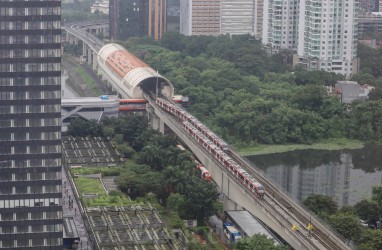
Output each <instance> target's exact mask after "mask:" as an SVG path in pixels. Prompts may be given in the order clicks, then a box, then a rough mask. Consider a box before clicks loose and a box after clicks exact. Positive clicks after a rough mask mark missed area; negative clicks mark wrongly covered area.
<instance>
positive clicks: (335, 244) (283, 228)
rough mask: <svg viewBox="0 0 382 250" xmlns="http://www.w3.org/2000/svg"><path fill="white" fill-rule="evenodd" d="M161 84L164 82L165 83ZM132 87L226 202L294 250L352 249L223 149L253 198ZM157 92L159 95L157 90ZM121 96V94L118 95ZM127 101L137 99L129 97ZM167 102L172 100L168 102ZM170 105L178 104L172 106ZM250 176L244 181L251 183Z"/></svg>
mask: <svg viewBox="0 0 382 250" xmlns="http://www.w3.org/2000/svg"><path fill="white" fill-rule="evenodd" d="M80 29H81V26H80V25H77V26H76V25H72V26H70V27H69V28H67V31H68V33H70V34H72V35H74V36H76V37H77V38H79V39H81V40H84V41H86V44H87V45H88V46H89V47H90V48H91V50H92V51H93V53H97V54H99V53H100V51H102V50H103V49H104V48H105V47H102V48H101V46H103V45H102V42H99V41H97V39H96V38H95V37H94V36H89V35H87V34H84V33H83V31H81V30H80ZM106 46H108V45H106ZM104 73H110V74H113V73H115V72H111V71H110V72H109V71H108V72H106V71H105V72H104ZM150 76H151V75H150ZM154 76H155V77H154ZM125 78H126V77H125ZM151 78H153V79H154V78H155V79H156V81H157V79H158V74H154V75H153V77H151ZM127 79H129V78H128V77H127V78H126V81H127ZM148 79H149V78H148ZM165 80H166V79H165ZM164 82H165V83H166V81H164ZM141 83H142V84H141ZM113 84H114V85H115V86H116V87H118V86H119V85H121V84H122V81H117V82H113ZM125 84H130V85H132V84H131V83H130V82H128V81H127V82H125ZM154 85H155V84H154ZM157 85H158V84H157ZM167 85H168V86H171V83H168V84H167ZM134 87H137V88H139V87H140V88H141V91H142V94H143V96H144V97H145V99H147V100H148V102H149V104H150V105H149V107H148V110H149V112H151V113H153V114H155V115H156V116H157V117H156V118H155V117H154V116H153V118H155V119H157V118H159V119H160V121H161V122H162V123H165V124H166V125H167V126H168V127H169V128H170V129H171V130H173V131H174V132H175V133H176V134H177V135H178V136H179V138H180V139H181V140H183V141H184V142H185V144H186V145H187V146H188V147H189V148H190V149H191V150H192V151H193V152H194V154H195V155H196V156H197V157H198V158H199V160H201V162H202V163H203V164H204V165H205V166H206V167H207V168H208V167H209V169H208V170H212V171H211V172H212V176H213V178H214V180H215V182H216V183H217V184H218V185H220V186H219V187H220V188H221V190H222V192H223V193H224V194H227V197H228V199H229V200H231V201H232V202H235V203H236V204H238V205H239V206H241V207H243V208H245V209H247V210H248V211H249V212H251V213H253V214H254V215H255V216H257V215H260V216H262V218H261V217H259V216H258V217H259V218H260V219H262V220H263V219H264V223H265V224H267V225H268V226H270V227H271V228H272V229H274V230H275V231H276V233H278V234H279V235H280V236H281V237H283V238H284V239H285V240H286V241H287V242H288V243H289V244H290V245H291V246H292V247H294V248H295V249H330V250H332V249H334V250H337V249H338V250H339V249H353V248H354V246H353V245H351V244H348V243H349V242H347V241H345V240H344V239H343V238H342V237H341V236H340V235H338V234H337V233H336V232H335V231H334V230H332V229H331V228H330V227H329V226H328V225H327V224H325V223H324V222H323V221H321V220H320V219H318V218H317V217H316V216H315V215H314V214H312V213H311V212H309V211H308V210H307V209H306V208H304V207H303V206H302V205H301V204H300V203H299V202H297V201H295V200H294V199H292V198H291V197H290V196H289V195H288V194H287V193H286V192H283V191H282V188H280V187H278V186H276V185H275V184H273V183H272V182H271V181H270V180H269V179H268V178H267V177H266V176H264V175H263V174H262V173H261V171H257V170H256V169H255V167H254V166H253V165H252V164H251V163H249V162H248V160H246V159H245V158H243V157H241V156H240V155H239V154H237V153H236V152H234V150H233V149H232V148H230V149H229V150H228V151H225V150H223V151H224V152H225V153H226V154H228V157H230V159H232V160H233V161H234V162H235V164H238V165H239V166H240V167H239V168H242V169H243V170H245V171H246V174H248V175H250V176H251V177H253V178H254V179H256V181H257V182H259V183H261V184H262V185H263V186H264V188H265V190H266V195H265V197H264V198H263V199H261V198H260V197H259V196H258V195H256V193H254V190H253V189H250V188H249V187H248V183H246V184H247V185H244V183H243V180H241V181H240V179H238V178H237V176H235V175H234V174H233V173H232V171H230V170H228V169H227V166H225V165H224V164H222V162H221V161H219V159H216V157H214V156H213V155H211V151H208V150H206V148H205V147H203V146H202V145H201V144H199V142H198V141H197V140H195V139H194V137H193V136H191V135H190V134H189V133H188V132H186V131H185V129H184V121H182V120H181V119H179V117H176V116H174V115H172V114H170V113H169V112H167V111H165V110H164V109H163V108H162V107H160V106H158V105H157V104H156V101H155V98H153V97H151V96H150V95H149V94H148V93H146V92H144V87H146V86H145V85H144V82H143V81H141V82H136V84H135V85H134ZM156 88H158V86H156ZM116 89H118V88H116ZM150 91H151V90H150ZM156 93H158V91H157V92H156ZM120 94H121V93H120ZM121 96H123V95H122V94H121ZM167 96H171V95H167ZM126 98H137V97H134V96H129V97H126ZM163 98H165V97H163ZM166 99H167V98H166ZM169 102H172V101H170V100H169ZM172 103H173V102H172ZM173 104H174V105H177V104H175V103H173ZM150 110H151V111H150ZM205 128H206V127H205ZM198 129H203V128H198ZM215 153H216V152H215ZM251 177H248V178H246V179H247V180H250V179H251ZM251 187H252V186H251ZM309 223H311V224H312V225H313V227H314V229H313V230H308V228H307V225H308V224H309Z"/></svg>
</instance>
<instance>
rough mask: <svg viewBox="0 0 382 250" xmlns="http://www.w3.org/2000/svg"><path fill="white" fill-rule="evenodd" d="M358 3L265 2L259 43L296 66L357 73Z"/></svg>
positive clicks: (352, 0) (348, 0)
mask: <svg viewBox="0 0 382 250" xmlns="http://www.w3.org/2000/svg"><path fill="white" fill-rule="evenodd" d="M357 16H358V0H307V1H304V0H264V23H263V36H262V42H263V44H264V45H266V46H267V47H268V48H271V49H272V53H277V52H278V51H280V50H282V49H291V50H294V51H296V52H297V55H298V59H297V60H296V63H299V64H304V65H305V66H306V67H307V69H309V70H320V69H322V70H325V71H330V72H335V73H340V74H343V75H345V76H347V77H349V76H350V75H352V74H354V73H357V71H358V61H357V29H358V28H357V26H358V23H357Z"/></svg>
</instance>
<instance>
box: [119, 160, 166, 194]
mask: <svg viewBox="0 0 382 250" xmlns="http://www.w3.org/2000/svg"><path fill="white" fill-rule="evenodd" d="M161 179H162V174H161V173H159V172H156V171H152V170H151V169H150V167H148V166H144V165H137V164H133V165H130V166H129V167H128V170H127V171H126V172H124V173H122V174H121V175H120V176H119V177H118V178H117V179H116V183H117V185H118V187H119V188H120V189H121V191H122V192H124V193H126V194H127V195H128V196H130V197H131V198H133V199H135V198H137V197H140V196H144V195H145V194H147V193H149V192H152V193H154V194H156V195H162V192H161V190H162V189H161V183H160V180H161Z"/></svg>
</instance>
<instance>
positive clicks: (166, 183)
mask: <svg viewBox="0 0 382 250" xmlns="http://www.w3.org/2000/svg"><path fill="white" fill-rule="evenodd" d="M162 174H163V179H162V181H161V184H162V187H163V189H164V190H165V191H166V192H167V193H168V194H171V193H174V192H177V193H180V194H183V193H184V189H185V186H186V183H187V181H188V179H187V175H186V174H185V172H184V171H181V170H180V169H179V168H178V167H173V166H169V167H166V168H165V169H164V170H163V172H162Z"/></svg>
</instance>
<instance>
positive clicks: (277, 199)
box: [145, 95, 353, 250]
mask: <svg viewBox="0 0 382 250" xmlns="http://www.w3.org/2000/svg"><path fill="white" fill-rule="evenodd" d="M145 97H146V99H147V100H148V101H149V103H150V104H151V105H152V106H153V107H154V108H156V109H157V111H158V112H160V113H161V114H162V115H163V116H165V117H167V119H168V121H167V122H166V124H167V125H170V124H169V122H171V123H172V124H171V125H170V127H171V126H175V127H177V128H178V129H179V130H180V131H183V128H182V121H180V120H179V119H178V118H177V117H175V116H172V115H171V114H169V113H168V112H166V111H164V110H162V109H161V107H159V106H157V105H156V103H155V99H153V98H152V97H150V96H149V95H145ZM174 104H175V103H174ZM175 105H176V104H175ZM183 133H184V131H183ZM186 136H187V137H188V138H189V139H190V140H193V141H194V139H193V138H192V137H191V136H189V135H187V134H186ZM203 150H204V149H203ZM228 155H229V156H230V157H231V158H232V159H233V160H234V161H236V162H237V163H238V164H239V165H240V166H241V167H243V168H244V169H245V170H246V171H247V172H248V173H249V174H250V175H252V176H253V177H254V178H255V179H256V180H258V181H259V182H260V183H261V184H262V185H263V186H264V188H265V190H266V195H265V197H264V198H263V199H260V198H259V196H256V195H255V194H251V195H252V198H253V200H255V201H256V202H257V203H258V205H259V207H261V209H263V210H265V211H266V213H267V214H268V215H269V216H270V217H272V220H273V221H274V222H275V223H276V224H278V225H279V226H280V227H282V228H284V230H285V231H288V234H293V237H294V238H295V240H297V241H298V242H299V243H300V245H301V248H300V249H330V250H337V249H338V250H342V249H353V247H352V246H351V245H348V244H347V242H346V240H345V239H344V238H343V237H342V236H341V235H339V234H337V233H336V232H335V231H334V230H332V229H331V228H330V226H329V225H327V224H325V223H324V222H322V221H321V220H320V219H318V218H317V217H316V216H315V215H314V214H313V213H312V212H309V211H308V210H307V208H305V207H303V206H302V204H300V203H299V202H296V201H295V200H294V199H292V198H291V197H290V196H289V195H288V194H287V193H285V192H283V191H281V190H280V187H277V186H275V184H273V183H272V182H271V181H270V180H269V179H268V178H267V177H265V176H264V175H263V174H261V171H257V170H256V167H255V166H253V164H252V163H250V162H249V161H248V160H246V159H245V158H243V157H242V156H240V155H239V154H238V153H236V152H235V151H233V150H229V152H228ZM215 162H216V163H217V164H220V163H219V162H217V161H216V160H215ZM222 169H223V170H224V171H226V170H225V169H224V167H222ZM233 180H235V182H236V183H237V184H239V185H240V186H241V187H242V188H243V189H245V188H247V187H246V186H245V185H243V184H242V183H241V182H239V181H238V180H237V179H233ZM245 209H247V210H248V208H245ZM308 224H312V225H313V227H314V229H311V230H309V229H308V228H307V226H308Z"/></svg>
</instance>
